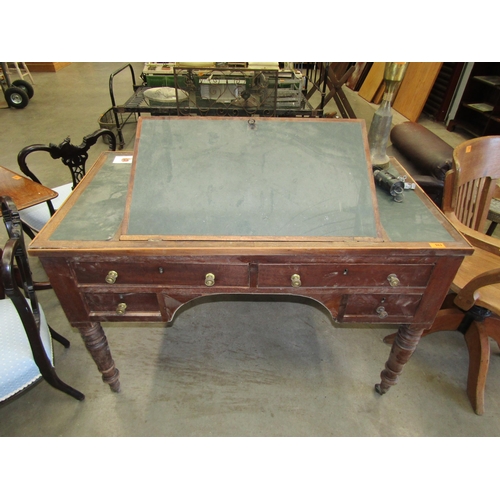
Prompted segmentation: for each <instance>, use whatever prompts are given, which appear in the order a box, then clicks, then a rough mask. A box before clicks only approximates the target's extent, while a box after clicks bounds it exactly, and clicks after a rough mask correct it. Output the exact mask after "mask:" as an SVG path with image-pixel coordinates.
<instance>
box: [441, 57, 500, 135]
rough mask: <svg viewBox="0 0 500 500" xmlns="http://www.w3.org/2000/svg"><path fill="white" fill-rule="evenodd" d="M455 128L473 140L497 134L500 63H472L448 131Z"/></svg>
mask: <svg viewBox="0 0 500 500" xmlns="http://www.w3.org/2000/svg"><path fill="white" fill-rule="evenodd" d="M455 127H460V128H462V129H464V130H466V131H467V132H469V133H470V134H472V135H474V136H476V137H480V136H486V135H499V134H500V63H474V66H473V68H472V72H471V74H470V77H469V81H468V83H467V86H466V88H465V91H464V94H463V96H462V99H461V101H460V106H459V107H458V109H457V113H456V115H455V118H454V119H453V120H452V121H450V123H449V124H448V130H454V129H455Z"/></svg>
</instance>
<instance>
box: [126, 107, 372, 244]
mask: <svg viewBox="0 0 500 500" xmlns="http://www.w3.org/2000/svg"><path fill="white" fill-rule="evenodd" d="M368 157H369V155H368V146H367V142H366V132H365V122H364V121H362V120H338V121H333V120H322V119H280V120H278V121H277V120H276V119H269V118H268V119H266V118H260V119H248V118H232V119H231V118H230V119H228V118H193V117H191V118H186V117H182V118H179V117H163V118H150V119H141V120H139V124H138V128H137V140H136V144H135V152H134V163H133V167H132V181H131V183H130V186H129V200H128V202H127V207H126V211H125V224H124V228H123V235H122V237H121V238H122V239H150V238H151V236H154V237H155V238H163V239H167V238H173V239H176V238H178V237H179V236H184V237H185V236H188V237H191V238H200V239H204V238H207V237H214V236H215V237H236V238H237V239H241V238H251V239H255V238H259V239H261V238H264V239H269V238H272V239H275V238H287V239H290V238H295V239H297V238H298V239H307V238H311V237H312V238H316V237H319V238H321V237H326V238H329V239H332V238H339V237H340V238H343V239H345V238H356V239H362V238H366V239H380V238H381V234H380V224H379V220H378V211H377V208H376V200H375V189H374V183H373V175H372V173H371V166H370V165H369V161H368ZM151 200H154V201H155V202H154V204H152V203H151Z"/></svg>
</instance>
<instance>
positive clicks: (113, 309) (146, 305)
mask: <svg viewBox="0 0 500 500" xmlns="http://www.w3.org/2000/svg"><path fill="white" fill-rule="evenodd" d="M83 296H84V299H85V302H86V303H87V306H88V307H89V309H90V311H91V313H96V312H99V313H100V312H106V313H109V314H112V315H115V314H116V315H118V316H123V317H126V316H130V315H131V314H132V315H133V314H134V313H135V314H138V313H144V312H147V313H155V312H158V314H159V313H160V307H159V305H158V297H157V295H156V294H155V293H134V292H132V293H84V294H83Z"/></svg>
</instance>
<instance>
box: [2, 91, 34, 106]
mask: <svg viewBox="0 0 500 500" xmlns="http://www.w3.org/2000/svg"><path fill="white" fill-rule="evenodd" d="M4 96H5V100H6V101H7V104H8V105H9V106H10V107H12V108H19V109H21V108H25V107H26V106H27V105H28V103H29V102H30V98H29V97H28V94H27V93H26V92H25V91H24V90H23V89H21V88H18V87H9V88H8V89H7V90H6V91H5V92H4Z"/></svg>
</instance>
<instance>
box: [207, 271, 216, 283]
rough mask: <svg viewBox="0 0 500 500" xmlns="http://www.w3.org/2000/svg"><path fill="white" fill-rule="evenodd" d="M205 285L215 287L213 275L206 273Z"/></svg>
mask: <svg viewBox="0 0 500 500" xmlns="http://www.w3.org/2000/svg"><path fill="white" fill-rule="evenodd" d="M205 285H207V286H214V285H215V274H212V273H207V274H206V275H205Z"/></svg>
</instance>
